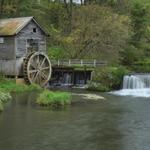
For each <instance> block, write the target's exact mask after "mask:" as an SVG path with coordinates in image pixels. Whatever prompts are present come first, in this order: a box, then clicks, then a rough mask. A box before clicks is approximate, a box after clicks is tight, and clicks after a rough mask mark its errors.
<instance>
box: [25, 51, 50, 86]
mask: <svg viewBox="0 0 150 150" xmlns="http://www.w3.org/2000/svg"><path fill="white" fill-rule="evenodd" d="M26 63H27V64H26V65H25V66H26V68H24V70H25V71H24V73H25V78H26V79H27V80H28V82H29V83H31V84H32V83H36V84H39V85H41V86H43V85H44V84H46V83H47V82H48V81H49V79H50V76H51V63H50V60H49V58H48V57H47V56H46V55H45V54H43V53H39V52H35V53H33V54H32V55H31V56H30V57H29V58H28V59H27V62H26Z"/></svg>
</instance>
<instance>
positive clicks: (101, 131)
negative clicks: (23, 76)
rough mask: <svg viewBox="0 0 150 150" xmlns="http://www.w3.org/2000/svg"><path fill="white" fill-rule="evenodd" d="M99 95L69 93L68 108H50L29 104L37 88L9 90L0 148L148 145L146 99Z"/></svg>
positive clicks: (94, 149)
mask: <svg viewBox="0 0 150 150" xmlns="http://www.w3.org/2000/svg"><path fill="white" fill-rule="evenodd" d="M103 96H104V97H105V99H106V100H99V101H92V100H85V99H83V98H82V96H81V95H74V96H73V104H72V106H71V107H69V108H68V109H66V110H61V111H50V110H49V109H41V108H38V107H37V106H36V105H35V104H34V100H35V99H36V93H30V94H29V93H25V94H22V95H14V99H13V101H10V102H9V103H8V104H7V106H6V108H5V111H4V112H3V113H2V114H1V115H0V149H2V150H19V149H21V150H134V149H135V150H147V149H148V148H149V146H150V143H149V141H150V119H149V114H150V104H149V103H150V101H148V100H147V99H140V98H139V99H137V98H131V97H118V96H112V95H105V94H104V95H103Z"/></svg>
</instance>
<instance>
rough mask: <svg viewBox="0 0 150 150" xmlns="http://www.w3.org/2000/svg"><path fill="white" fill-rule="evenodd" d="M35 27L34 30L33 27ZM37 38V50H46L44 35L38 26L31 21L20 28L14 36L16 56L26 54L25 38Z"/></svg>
mask: <svg viewBox="0 0 150 150" xmlns="http://www.w3.org/2000/svg"><path fill="white" fill-rule="evenodd" d="M34 28H36V32H33V29H34ZM28 39H33V40H38V51H40V52H44V53H45V52H46V36H45V34H44V33H43V31H42V30H41V29H40V28H39V26H38V25H37V24H36V23H35V22H34V21H31V22H30V23H29V24H28V25H27V26H25V27H24V29H22V30H21V31H20V32H19V33H18V35H17V36H16V57H17V58H19V57H22V56H25V55H26V54H27V46H28V45H27V40H28Z"/></svg>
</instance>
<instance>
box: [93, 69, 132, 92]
mask: <svg viewBox="0 0 150 150" xmlns="http://www.w3.org/2000/svg"><path fill="white" fill-rule="evenodd" d="M128 73H129V71H128V70H127V69H126V68H124V67H121V66H120V67H105V68H102V69H98V70H96V71H95V74H94V77H93V81H95V82H98V81H99V82H100V83H101V84H102V85H103V86H104V87H106V88H107V89H110V90H112V89H119V88H120V86H121V84H122V79H123V76H124V75H126V74H128Z"/></svg>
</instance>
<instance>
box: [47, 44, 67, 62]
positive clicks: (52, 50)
mask: <svg viewBox="0 0 150 150" xmlns="http://www.w3.org/2000/svg"><path fill="white" fill-rule="evenodd" d="M64 55H65V50H64V49H63V48H62V47H58V46H57V47H56V46H55V47H49V48H48V56H49V58H50V59H55V60H57V59H60V58H64Z"/></svg>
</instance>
